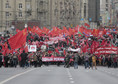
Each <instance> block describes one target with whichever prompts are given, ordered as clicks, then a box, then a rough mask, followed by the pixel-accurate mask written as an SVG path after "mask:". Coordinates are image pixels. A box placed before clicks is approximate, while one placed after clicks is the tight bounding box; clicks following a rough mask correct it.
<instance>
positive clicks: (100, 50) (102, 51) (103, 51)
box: [95, 47, 118, 55]
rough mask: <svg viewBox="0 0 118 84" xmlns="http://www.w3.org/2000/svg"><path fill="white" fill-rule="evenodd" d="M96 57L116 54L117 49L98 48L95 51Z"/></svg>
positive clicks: (117, 52)
mask: <svg viewBox="0 0 118 84" xmlns="http://www.w3.org/2000/svg"><path fill="white" fill-rule="evenodd" d="M95 54H96V55H100V54H118V48H117V47H100V48H98V49H97V50H96V51H95Z"/></svg>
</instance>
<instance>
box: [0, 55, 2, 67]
mask: <svg viewBox="0 0 118 84" xmlns="http://www.w3.org/2000/svg"><path fill="white" fill-rule="evenodd" d="M1 67H2V53H0V68H1Z"/></svg>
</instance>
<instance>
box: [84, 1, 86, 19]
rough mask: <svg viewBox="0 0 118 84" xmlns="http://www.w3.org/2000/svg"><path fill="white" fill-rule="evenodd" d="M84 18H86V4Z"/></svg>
mask: <svg viewBox="0 0 118 84" xmlns="http://www.w3.org/2000/svg"><path fill="white" fill-rule="evenodd" d="M84 18H86V3H84Z"/></svg>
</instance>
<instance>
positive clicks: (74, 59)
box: [0, 32, 118, 69]
mask: <svg viewBox="0 0 118 84" xmlns="http://www.w3.org/2000/svg"><path fill="white" fill-rule="evenodd" d="M9 37H10V36H9V35H8V36H0V43H1V44H4V43H6V42H7V44H8V48H9V49H10V46H9V43H8V38H9ZM63 37H64V38H65V40H59V41H58V42H57V43H54V44H49V45H48V44H45V46H46V49H45V50H42V47H41V46H42V45H44V43H43V42H44V41H48V40H49V37H47V36H46V34H43V35H42V36H39V35H38V34H36V33H35V34H32V33H30V32H29V33H28V35H27V39H26V41H27V43H28V44H32V43H33V42H38V44H36V45H37V46H38V47H37V52H35V53H34V52H33V53H29V52H27V51H26V50H25V49H24V50H23V51H22V52H20V48H19V49H17V52H13V53H6V54H5V55H4V56H3V53H2V51H1V52H0V67H2V66H4V67H17V66H18V65H19V66H20V67H31V66H34V67H41V66H42V64H45V65H50V64H57V65H58V66H59V65H60V64H64V67H67V68H68V67H70V66H74V68H78V65H84V66H85V69H87V68H93V66H95V69H97V67H96V65H99V66H108V68H109V67H114V68H117V67H118V55H117V54H101V55H99V56H98V55H96V54H95V53H94V50H92V47H93V43H96V45H95V44H94V47H95V48H98V47H100V46H103V45H104V46H115V47H118V34H117V33H114V32H110V35H107V34H106V35H103V36H102V37H95V36H93V35H90V36H86V35H83V36H81V37H80V36H78V35H71V36H65V35H64V36H63ZM69 47H71V48H73V49H76V48H78V47H79V48H81V51H82V52H73V51H68V48H69ZM0 50H2V46H0ZM51 56H57V57H65V59H64V62H43V61H42V57H51Z"/></svg>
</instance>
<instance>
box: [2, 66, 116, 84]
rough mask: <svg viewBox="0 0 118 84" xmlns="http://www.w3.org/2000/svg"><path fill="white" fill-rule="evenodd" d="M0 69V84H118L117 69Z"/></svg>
mask: <svg viewBox="0 0 118 84" xmlns="http://www.w3.org/2000/svg"><path fill="white" fill-rule="evenodd" d="M97 68H98V69H97V70H95V69H93V70H92V69H84V67H83V66H79V68H78V69H74V68H73V67H70V68H64V67H63V66H60V67H57V66H55V65H54V66H52V65H51V66H48V67H47V66H43V67H40V68H33V67H32V68H27V69H23V68H20V67H18V68H3V67H2V68H0V84H118V68H117V69H114V68H107V67H97Z"/></svg>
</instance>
